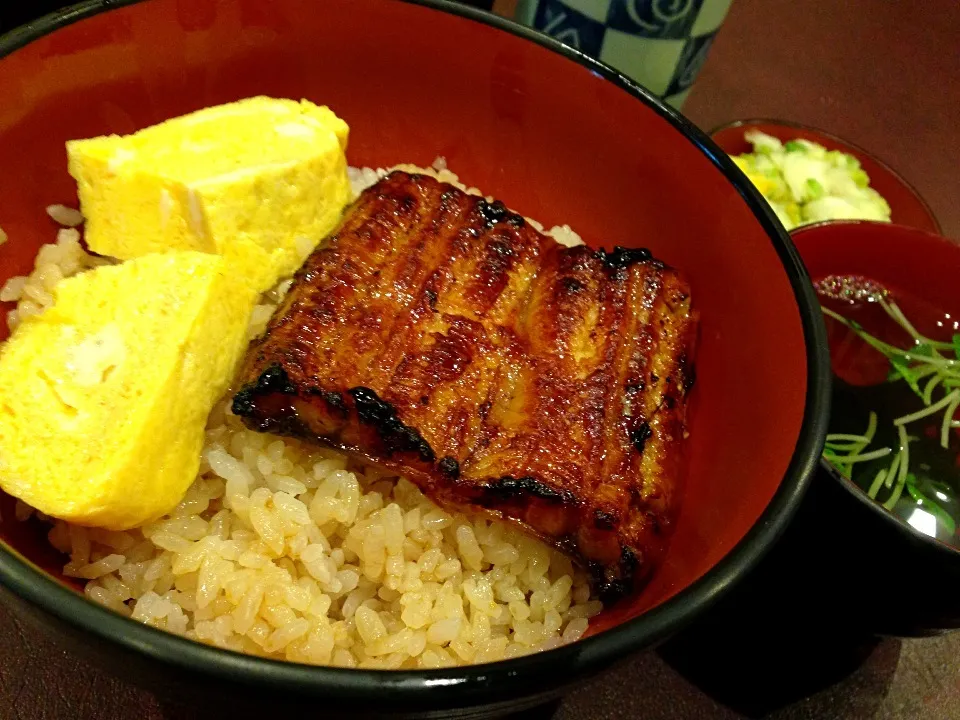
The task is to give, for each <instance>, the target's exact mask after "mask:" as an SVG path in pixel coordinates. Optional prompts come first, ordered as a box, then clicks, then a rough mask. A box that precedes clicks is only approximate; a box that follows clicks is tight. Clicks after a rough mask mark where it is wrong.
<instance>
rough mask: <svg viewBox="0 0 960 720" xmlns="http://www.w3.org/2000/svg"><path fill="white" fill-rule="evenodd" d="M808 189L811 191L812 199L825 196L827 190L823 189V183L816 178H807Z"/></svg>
mask: <svg viewBox="0 0 960 720" xmlns="http://www.w3.org/2000/svg"><path fill="white" fill-rule="evenodd" d="M807 190H808V191H809V192H810V199H811V200H816V199H817V198H821V197H823V194H824V193H825V192H826V190H824V189H823V185H821V184H820V182H819V181H818V180H817V179H816V178H807Z"/></svg>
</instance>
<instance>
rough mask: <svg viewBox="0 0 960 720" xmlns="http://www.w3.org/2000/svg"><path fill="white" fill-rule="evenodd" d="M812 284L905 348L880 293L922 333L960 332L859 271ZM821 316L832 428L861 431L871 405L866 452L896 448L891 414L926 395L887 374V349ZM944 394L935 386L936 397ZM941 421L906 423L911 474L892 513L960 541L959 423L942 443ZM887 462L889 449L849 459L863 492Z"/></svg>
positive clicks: (952, 322)
mask: <svg viewBox="0 0 960 720" xmlns="http://www.w3.org/2000/svg"><path fill="white" fill-rule="evenodd" d="M817 291H818V294H819V296H820V302H821V304H822V305H823V306H824V307H825V308H828V309H830V310H833V311H834V312H836V313H837V314H839V315H841V316H843V317H844V318H846V319H847V320H851V321H854V322H856V323H859V325H860V326H861V327H862V328H863V330H865V331H866V332H867V333H869V334H870V335H872V336H874V337H875V338H877V339H879V340H882V341H884V342H886V343H889V344H890V345H894V346H896V347H897V348H903V349H904V350H906V349H908V348H910V347H911V346H912V345H913V344H914V341H913V338H912V337H911V335H910V334H909V333H908V332H907V331H906V330H905V329H904V328H903V327H901V325H899V324H898V323H897V322H896V321H895V320H893V319H892V318H891V317H890V316H889V315H888V314H887V312H886V311H885V310H884V309H883V307H882V306H881V305H880V303H878V302H877V301H876V299H875V297H876V293H877V292H882V293H885V297H886V298H887V299H888V300H893V302H895V303H896V304H897V306H899V308H900V309H901V310H902V311H903V314H904V315H905V316H906V317H907V318H908V319H909V321H910V322H911V323H912V324H913V326H914V327H915V328H916V330H917V331H918V332H919V333H920V334H921V335H924V336H926V337H928V338H930V339H932V340H937V341H942V342H950V341H951V338H952V337H953V335H954V334H955V333H958V332H960V323H958V321H957V318H954V317H951V315H950V314H949V313H946V312H944V311H942V310H940V309H938V308H936V307H934V306H932V305H930V304H929V303H927V302H925V301H923V300H921V299H920V298H917V297H915V296H912V295H910V294H908V293H903V292H900V291H897V290H892V289H891V288H889V287H887V288H881V287H879V286H877V285H876V284H874V283H871V282H870V281H867V280H865V279H863V278H856V277H845V278H836V277H831V278H826V279H824V280H822V281H821V282H820V283H818V284H817ZM825 320H826V324H827V335H828V341H829V344H830V358H831V362H832V366H833V373H834V389H833V406H832V407H833V409H832V413H831V417H830V428H829V432H830V433H849V434H852V435H862V434H863V433H864V430H865V429H866V428H867V424H868V421H869V417H870V413H871V412H874V413H876V415H877V429H876V434H875V436H874V438H873V441H872V442H871V443H870V445H869V447H868V448H867V449H866V450H865V451H864V452H866V451H870V450H876V449H879V448H883V447H889V448H891V449H892V450H893V451H897V450H898V448H899V444H900V443H899V440H898V433H897V429H896V427H895V426H894V422H893V421H894V420H895V419H896V418H899V417H902V416H904V415H908V414H910V413H913V412H916V411H918V410H921V409H923V408H924V403H923V400H922V399H921V398H920V397H919V396H918V395H917V394H916V393H915V392H914V391H913V390H911V389H910V386H909V385H908V384H907V383H906V382H905V381H904V380H903V379H894V380H889V379H888V378H889V377H890V375H891V365H890V361H889V359H888V358H887V357H886V356H885V355H883V354H882V353H881V352H878V351H877V350H876V349H874V348H873V347H871V346H870V345H868V344H867V343H866V342H865V341H864V340H863V339H861V338H860V337H859V336H858V335H857V334H856V333H855V332H854V331H853V330H851V329H850V328H848V327H847V326H845V325H843V324H842V323H840V322H839V321H837V320H835V319H833V318H831V317H825ZM951 357H952V356H951ZM944 394H945V392H944V391H943V390H942V389H939V388H938V391H937V392H935V393H934V395H933V401H934V402H936V401H937V400H939V399H940V398H942V397H943V396H944ZM942 422H943V412H939V413H934V414H932V415H930V416H928V417H925V418H922V419H920V420H917V421H915V422H912V423H909V424H908V425H907V426H906V428H907V433H908V435H909V436H910V438H911V441H910V443H909V453H910V460H909V468H910V472H911V473H912V474H913V475H914V477H915V478H916V479H915V481H914V482H911V483H910V484H908V486H907V487H906V488H905V489H904V491H903V492H902V494H901V495H900V498H899V499H898V500H897V501H896V504H895V505H894V506H893V507H892V509H891V512H893V513H894V514H895V515H896V516H897V517H899V518H901V519H902V520H903V521H904V522H907V523H909V524H910V525H911V526H913V527H914V528H916V529H917V530H919V531H920V532H922V533H924V534H926V535H929V536H931V537H935V538H936V539H938V540H940V541H942V542H944V543H947V544H949V545H952V546H954V547H957V548H960V529H958V528H957V526H958V525H960V429H956V428H954V429H951V430H950V434H949V443H948V447H947V448H946V449H945V448H943V447H942V446H941V444H940V429H941V424H942ZM890 461H891V457H890V456H888V457H884V458H880V459H877V460H871V461H866V462H859V463H854V464H852V473H851V480H852V481H853V483H854V484H855V485H856V486H857V487H859V488H860V489H862V490H863V491H864V492H867V490H868V489H869V487H870V485H871V484H872V482H873V480H874V478H875V477H876V476H877V473H878V472H879V471H880V470H882V469H884V468H886V467H888V466H889V464H890ZM891 493H892V490H891V489H888V488H887V487H881V488H880V490H879V492H878V493H877V495H876V498H875V499H876V501H877V502H878V503H881V504H882V503H883V502H885V501H886V500H887V499H888V498H890V496H891Z"/></svg>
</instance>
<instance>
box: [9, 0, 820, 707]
mask: <svg viewBox="0 0 960 720" xmlns="http://www.w3.org/2000/svg"><path fill="white" fill-rule="evenodd" d="M143 1H144V0H85V1H84V2H81V3H78V4H76V5H73V6H71V7H68V8H65V9H63V10H61V11H59V12H54V13H51V14H49V15H47V16H45V17H43V18H40V19H39V20H36V21H34V22H31V23H29V24H27V25H25V26H23V27H22V28H19V29H16V30H13V31H12V32H10V33H7V34H6V35H4V36H2V37H0V58H3V57H5V56H6V55H9V54H10V53H12V52H14V51H15V50H17V49H19V48H21V47H23V46H24V45H26V44H28V43H29V42H31V41H33V40H36V39H38V38H40V37H42V36H43V35H46V34H48V33H50V32H53V31H54V30H57V29H59V28H62V27H65V26H67V25H69V24H72V23H74V22H77V21H79V20H82V19H84V18H87V17H91V16H93V15H96V14H99V13H101V12H105V11H108V10H112V9H115V8H121V7H126V6H129V5H134V4H136V3H138V2H143ZM402 1H403V2H408V3H411V4H414V5H420V6H423V7H426V8H429V9H432V10H435V11H441V12H446V13H448V14H452V15H455V16H459V17H461V18H466V19H468V20H471V21H474V22H479V23H483V24H485V25H488V26H491V27H493V28H495V29H498V30H500V31H503V32H508V33H511V34H513V35H515V36H517V37H520V38H521V39H524V40H526V41H528V42H533V43H536V44H537V45H540V46H541V47H543V48H546V49H547V50H550V51H552V52H554V53H557V54H559V55H561V56H563V57H565V58H567V59H568V60H571V61H573V62H575V63H577V64H579V65H580V66H581V67H583V68H585V69H587V70H588V71H590V72H592V73H594V74H595V75H597V76H599V77H601V78H602V79H605V80H606V81H607V82H611V83H613V84H614V85H615V86H617V87H618V88H620V89H621V90H623V91H624V92H627V93H628V94H630V95H632V96H633V97H634V98H636V99H637V100H639V101H640V102H642V103H643V104H644V105H646V106H647V107H648V108H649V109H650V110H652V111H653V112H656V113H657V114H658V115H659V116H660V117H661V118H663V119H664V120H666V121H667V122H669V123H670V124H671V125H672V126H673V127H674V129H675V130H677V131H678V132H679V133H680V134H682V135H683V136H684V137H686V139H687V140H689V141H690V142H691V143H692V144H693V145H694V146H695V147H696V148H697V149H699V150H700V151H701V152H702V153H703V154H704V155H705V156H706V157H707V159H708V160H710V161H711V162H712V163H713V164H714V165H715V166H716V167H717V168H718V170H719V171H720V172H722V173H723V174H724V175H725V176H726V177H727V179H728V180H729V181H730V182H731V184H732V185H733V186H734V188H735V189H736V190H737V192H738V193H739V194H740V196H741V197H742V198H743V200H744V202H745V203H746V204H747V206H748V208H749V209H750V210H751V211H752V212H753V214H754V216H755V217H756V219H757V222H758V223H759V224H760V226H761V227H762V228H763V230H765V231H766V234H767V236H768V237H769V238H770V242H771V244H772V245H773V247H774V249H775V250H776V252H777V254H778V256H779V257H780V260H781V263H782V265H783V269H784V272H785V273H786V275H787V277H788V279H789V281H790V284H791V286H792V288H793V292H794V296H795V301H796V304H797V310H798V313H799V315H800V321H801V325H802V328H803V333H804V340H805V343H806V355H807V388H806V398H805V405H804V415H803V421H802V426H801V429H800V432H799V434H798V437H797V442H796V446H795V448H794V452H793V455H792V457H791V460H790V463H789V465H788V467H787V470H786V472H785V474H784V478H783V480H782V481H781V483H780V485H779V486H778V488H777V490H776V492H775V493H774V495H773V497H772V498H771V500H770V502H769V503H768V505H767V507H766V508H765V509H764V511H763V513H762V514H761V515H760V517H759V518H757V521H756V522H755V524H754V525H753V527H752V528H751V529H750V530H749V531H748V532H747V534H746V535H745V536H744V537H743V538H741V540H740V541H739V542H738V543H737V545H736V546H735V547H734V548H733V549H732V550H731V551H730V552H729V553H728V554H727V555H726V556H724V557H723V558H722V559H721V560H720V561H719V562H718V563H717V564H716V565H715V566H714V567H712V568H711V569H710V570H708V571H707V572H706V573H705V574H704V575H703V576H702V577H701V578H699V579H698V580H696V581H695V582H694V583H692V584H691V585H690V586H688V587H686V588H684V589H683V590H681V591H680V592H678V593H677V594H676V595H674V596H673V597H671V598H670V599H668V600H667V601H665V602H664V603H662V604H661V605H659V606H657V607H655V608H653V609H651V610H649V611H647V612H645V613H643V614H642V615H640V616H639V617H637V618H635V619H633V620H630V621H628V622H625V623H623V624H621V625H619V626H618V627H616V628H614V629H611V630H609V631H607V632H603V633H600V634H598V635H596V636H593V637H590V638H587V639H585V640H581V641H578V642H576V643H572V644H570V645H566V646H563V647H560V648H557V649H555V650H551V651H548V652H545V653H540V654H536V655H531V656H526V657H522V658H517V659H514V660H505V661H500V662H496V663H490V664H486V665H476V666H465V667H459V668H451V669H445V670H428V671H420V670H397V671H382V670H381V671H378V670H354V669H338V668H329V667H317V666H309V665H300V664H296V663H289V662H282V661H276V660H268V659H265V658H260V657H256V656H249V655H243V654H240V653H235V652H232V651H227V650H222V649H219V648H214V647H210V646H207V645H203V644H201V643H197V642H194V641H191V640H187V639H185V638H182V637H178V636H175V635H172V634H169V633H166V632H164V631H161V630H157V629H155V628H152V627H149V626H145V625H141V624H139V623H136V622H134V621H132V620H129V619H128V618H125V617H123V616H120V615H117V614H115V613H113V612H111V611H109V610H107V609H106V608H103V607H100V606H98V605H96V604H94V603H93V602H90V601H88V600H86V599H85V598H83V597H82V596H81V595H79V594H77V593H76V592H74V591H73V590H71V589H69V588H67V587H66V586H64V585H62V584H60V583H59V582H57V581H56V580H54V579H52V578H51V577H49V576H47V575H46V574H44V573H43V572H41V571H38V570H37V569H36V568H35V566H33V565H32V563H30V562H29V561H27V560H26V559H25V558H23V557H22V556H21V555H20V554H19V553H17V552H16V551H15V550H13V549H7V548H3V547H0V582H2V583H3V585H4V586H6V587H7V588H8V589H9V590H11V591H12V592H13V593H15V594H16V595H18V596H19V597H20V598H22V599H23V600H25V601H26V602H28V603H32V604H33V605H35V606H37V607H39V608H42V609H43V610H45V611H46V612H48V613H51V614H53V615H54V616H55V617H57V618H59V619H61V620H62V621H64V622H66V623H67V624H69V625H72V626H75V627H79V628H82V629H83V630H85V631H86V632H89V633H92V634H93V635H94V636H97V637H99V638H101V639H103V640H107V641H109V642H111V643H116V644H118V645H120V646H122V647H123V648H124V649H126V650H127V651H131V652H134V653H137V654H145V655H147V656H149V657H152V658H153V659H155V660H157V661H159V662H162V663H164V664H166V665H169V666H173V667H177V668H180V669H182V670H187V671H190V672H194V673H198V674H203V673H206V674H209V675H213V676H215V677H219V678H221V679H223V680H227V681H233V682H236V683H243V684H245V685H248V686H251V687H261V688H263V689H272V690H277V691H284V692H293V693H301V694H303V695H314V696H324V697H327V698H331V699H338V700H360V701H365V702H366V703H368V705H367V707H369V704H373V705H379V706H387V705H389V707H391V708H393V709H400V708H402V707H411V706H421V707H427V706H429V707H433V708H440V707H455V706H459V707H462V706H468V705H483V704H489V703H490V702H492V701H494V700H504V701H506V700H509V699H511V698H519V697H523V696H530V695H535V694H540V693H550V692H553V691H555V690H556V689H558V688H561V687H563V686H565V685H567V684H569V683H571V682H573V681H574V680H576V679H579V678H582V677H586V676H589V675H592V674H596V673H597V672H599V671H600V670H602V669H604V668H606V667H608V666H609V665H611V664H612V663H614V662H615V661H617V660H619V659H622V658H623V657H625V656H627V655H628V654H630V653H632V652H638V651H640V650H644V649H648V648H650V647H653V646H654V645H656V644H658V643H659V642H662V641H663V640H665V639H666V638H667V637H668V636H670V635H671V634H673V633H674V632H676V631H677V630H679V629H680V628H681V627H682V626H684V625H686V624H687V623H688V622H689V621H691V620H692V619H693V617H694V616H695V615H696V614H698V613H699V612H702V611H703V610H705V609H707V608H708V607H710V606H711V605H713V604H714V603H715V602H716V601H717V600H718V599H719V598H720V597H721V596H722V595H723V594H724V593H725V592H726V591H727V590H729V589H730V587H731V586H732V585H733V584H734V582H736V581H737V580H738V579H739V578H740V577H742V576H743V575H745V574H746V573H747V572H748V571H749V570H750V569H751V568H752V567H754V565H756V563H757V562H758V561H759V559H760V558H761V557H762V556H763V555H764V553H765V552H766V551H767V550H768V549H769V547H770V546H771V545H773V544H774V543H775V542H776V540H777V539H778V538H779V537H780V535H781V534H782V532H783V530H784V529H785V527H786V526H787V524H788V522H789V521H790V519H791V518H792V517H793V515H794V513H795V512H796V510H797V508H798V506H799V504H800V501H801V500H802V498H803V495H804V493H805V492H806V490H807V488H808V486H809V484H810V482H811V480H812V478H813V475H814V472H815V471H816V468H817V463H818V461H819V458H820V453H821V450H822V447H823V441H824V437H825V436H826V429H827V417H828V409H829V397H830V372H829V371H830V365H829V356H828V354H827V352H826V329H825V326H824V323H823V319H822V316H821V313H820V312H819V306H818V304H817V301H816V295H815V294H814V291H813V286H812V285H811V283H810V281H809V278H808V276H807V273H806V269H805V268H804V265H803V263H802V262H801V260H800V256H799V254H798V253H797V250H796V248H794V246H793V244H792V242H791V241H790V238H789V235H788V234H787V232H786V231H785V230H784V228H783V226H782V225H781V224H780V222H779V221H778V220H777V219H776V217H775V216H774V214H773V212H772V211H771V210H770V209H769V207H768V205H767V203H766V202H765V201H764V199H763V198H762V196H761V195H760V194H759V193H758V192H757V191H756V190H755V189H754V187H753V185H752V184H751V183H750V181H749V180H748V179H747V178H746V176H745V175H744V174H743V173H742V172H741V171H740V170H739V168H737V167H736V165H735V164H734V163H733V162H732V160H730V159H729V158H728V157H727V155H726V154H725V153H724V152H722V151H721V150H720V149H719V148H718V147H717V146H716V145H714V144H713V143H712V142H711V141H710V139H709V138H708V137H707V136H706V134H704V133H703V132H702V131H701V130H700V129H698V128H697V127H695V126H694V125H693V124H692V123H691V122H690V121H689V120H687V119H686V118H685V117H683V116H682V115H680V114H679V113H678V112H677V111H675V110H673V109H672V108H669V107H667V106H665V105H664V104H663V103H662V102H661V101H660V100H658V99H657V98H655V97H654V96H653V95H652V94H651V93H650V92H648V91H647V90H645V89H644V88H642V87H640V86H639V85H637V84H636V83H635V82H634V81H632V80H630V79H629V78H627V77H625V76H624V75H622V74H620V73H619V72H617V71H616V70H614V69H613V68H610V67H608V66H607V65H604V64H603V63H601V62H599V61H597V60H594V59H593V58H591V57H589V56H587V55H585V54H583V53H582V52H580V51H578V50H576V49H574V48H571V47H568V46H566V45H563V44H561V43H560V42H558V41H556V40H554V39H553V38H551V37H549V36H547V35H543V34H541V33H539V32H537V31H535V30H532V29H530V28H527V27H525V26H523V25H520V24H518V23H515V22H513V21H510V20H507V19H505V18H502V17H499V16H496V15H493V14H491V13H487V12H484V11H481V10H477V9H475V8H471V7H469V6H466V5H459V4H454V3H453V2H450V0H402ZM427 689H429V690H431V691H432V692H430V693H429V694H427V693H423V691H424V690H427ZM377 691H379V692H377Z"/></svg>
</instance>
